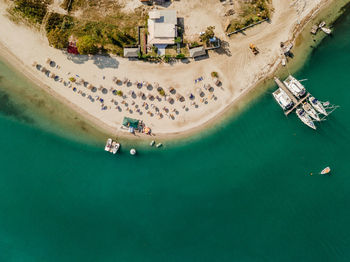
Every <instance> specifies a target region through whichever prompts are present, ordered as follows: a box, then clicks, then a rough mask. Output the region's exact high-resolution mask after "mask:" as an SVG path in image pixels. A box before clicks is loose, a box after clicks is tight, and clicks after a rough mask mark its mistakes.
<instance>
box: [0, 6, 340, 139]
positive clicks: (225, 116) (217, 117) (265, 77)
mask: <svg viewBox="0 0 350 262" xmlns="http://www.w3.org/2000/svg"><path fill="white" fill-rule="evenodd" d="M335 2H336V1H331V2H329V3H327V1H322V3H321V4H320V5H321V6H318V7H316V9H319V11H318V12H317V14H316V16H315V17H317V16H318V14H320V13H322V12H323V11H325V10H326V9H327V8H328V7H329V6H332V5H333V3H335ZM344 3H345V1H344ZM331 9H332V8H331ZM313 12H314V11H313ZM335 16H339V14H337V15H335ZM315 17H312V18H307V17H306V18H305V21H302V23H301V24H300V25H299V26H298V27H299V28H297V29H298V30H297V32H295V31H294V30H293V31H294V32H293V35H292V41H293V42H295V40H296V39H297V38H298V37H299V35H300V34H301V33H302V32H303V31H305V26H306V25H307V24H308V23H309V22H310V21H312V20H313V19H315ZM307 33H308V32H307ZM310 39H312V37H310ZM289 40H291V39H289ZM306 42H307V40H305V39H304V42H302V43H301V46H303V45H305V44H306ZM0 46H1V47H2V45H1V43H0ZM305 48H306V47H305V46H304V47H303V48H301V49H305ZM306 49H307V48H306ZM293 50H294V49H293ZM296 53H298V55H297V57H298V56H300V54H299V52H296ZM0 56H1V57H3V59H4V60H6V62H7V63H8V64H10V65H11V66H12V67H14V68H16V69H17V70H18V68H21V69H22V70H21V72H20V73H22V74H23V75H24V76H25V77H26V78H29V80H31V81H32V82H34V84H35V85H39V86H40V87H41V88H42V89H43V90H44V91H45V92H47V93H49V94H50V95H52V96H54V98H56V99H58V100H59V101H60V102H62V103H63V104H65V105H66V106H69V107H70V108H71V109H72V110H74V111H76V112H78V114H80V115H81V117H82V119H84V121H86V122H87V123H88V125H91V126H93V127H94V128H95V129H96V130H99V131H100V132H101V134H106V135H107V134H109V133H111V134H114V135H117V136H118V138H121V140H132V141H135V140H136V138H137V137H135V136H133V135H130V134H128V133H125V132H123V133H121V132H116V131H115V129H114V128H112V127H110V126H108V125H106V124H105V123H104V122H103V121H100V120H99V119H97V118H95V117H94V116H92V115H90V114H86V112H85V111H84V110H83V109H81V108H80V107H78V106H77V105H75V104H73V103H72V102H71V101H69V100H67V99H66V98H64V97H63V96H61V95H60V94H58V93H57V92H55V91H54V90H52V88H51V87H49V86H48V85H46V83H43V82H42V81H41V79H40V78H38V77H36V76H35V74H32V72H30V71H29V70H27V68H26V65H24V64H22V63H21V61H20V60H19V59H18V57H16V56H15V55H14V54H13V53H12V52H11V51H10V50H8V49H7V48H6V47H4V48H1V52H0ZM279 59H280V58H279V57H277V58H276V59H275V61H274V63H272V64H269V68H268V70H267V73H265V74H264V73H263V74H260V75H259V77H258V79H257V80H256V81H255V83H254V84H253V85H252V86H250V87H248V88H246V89H245V90H244V91H243V92H242V93H241V94H239V95H238V96H235V97H234V98H233V99H232V100H230V101H229V102H228V103H227V105H225V106H224V107H223V108H222V109H220V110H219V112H215V114H213V117H210V118H209V119H207V120H205V121H202V122H201V123H199V124H198V125H197V126H194V127H190V128H187V129H183V130H181V129H179V130H178V131H176V132H172V133H165V134H163V133H158V132H157V135H156V137H155V138H156V139H158V140H159V139H161V140H163V141H168V140H175V141H178V140H186V138H191V139H192V138H195V137H197V136H201V135H202V134H199V133H200V132H199V131H201V130H209V131H208V132H212V131H215V129H216V126H217V125H218V124H220V123H224V122H226V121H228V120H230V119H232V117H234V115H236V114H237V113H239V112H240V111H241V110H242V109H244V108H245V107H246V106H247V105H248V104H249V102H250V101H252V100H253V99H256V98H257V95H256V92H257V93H259V92H261V91H263V90H266V87H265V88H264V87H261V88H260V86H269V85H270V83H271V78H272V75H274V74H279V72H280V71H283V68H281V66H280V65H279V61H280V60H279ZM301 60H302V61H301V65H302V64H303V63H304V62H305V61H306V60H307V58H304V59H301ZM294 63H295V62H294V61H293V62H292V63H291V64H294ZM301 65H299V67H300V66H301ZM281 69H282V70H281ZM106 131H107V132H106ZM205 133H207V132H205ZM152 139H154V137H148V136H142V137H141V141H140V142H141V143H142V142H145V141H150V140H152Z"/></svg>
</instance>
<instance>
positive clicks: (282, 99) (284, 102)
mask: <svg viewBox="0 0 350 262" xmlns="http://www.w3.org/2000/svg"><path fill="white" fill-rule="evenodd" d="M272 95H273V97H274V98H275V100H276V102H277V103H278V104H279V105H280V107H282V109H283V110H288V109H291V108H292V107H293V106H294V103H293V101H292V99H291V98H290V97H289V96H288V95H287V93H286V92H284V90H283V89H282V88H278V89H277V90H276V91H275V92H273V93H272Z"/></svg>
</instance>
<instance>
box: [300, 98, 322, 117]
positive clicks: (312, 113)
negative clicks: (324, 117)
mask: <svg viewBox="0 0 350 262" xmlns="http://www.w3.org/2000/svg"><path fill="white" fill-rule="evenodd" d="M303 109H304V110H305V112H306V113H307V114H308V115H309V116H311V118H313V119H315V120H316V121H321V119H320V117H319V116H318V114H317V112H316V110H315V109H314V108H313V107H312V106H311V105H310V104H309V103H308V102H304V103H303Z"/></svg>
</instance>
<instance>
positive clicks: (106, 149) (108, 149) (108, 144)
mask: <svg viewBox="0 0 350 262" xmlns="http://www.w3.org/2000/svg"><path fill="white" fill-rule="evenodd" d="M112 142H113V141H112V138H108V139H107V142H106V146H105V151H107V152H109V151H110V149H111V146H112Z"/></svg>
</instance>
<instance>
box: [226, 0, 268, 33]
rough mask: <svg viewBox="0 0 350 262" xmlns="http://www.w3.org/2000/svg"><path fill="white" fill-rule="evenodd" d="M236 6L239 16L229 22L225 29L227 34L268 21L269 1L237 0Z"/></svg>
mask: <svg viewBox="0 0 350 262" xmlns="http://www.w3.org/2000/svg"><path fill="white" fill-rule="evenodd" d="M238 4H239V5H238V14H239V15H238V16H237V17H235V18H234V19H232V20H231V21H230V23H229V25H228V26H227V28H226V31H227V32H233V31H236V30H239V29H242V28H244V27H246V26H249V25H252V24H254V23H258V22H260V21H263V20H265V19H270V16H271V9H272V5H271V0H250V1H244V0H239V1H238Z"/></svg>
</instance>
